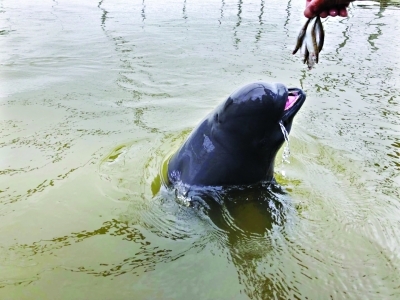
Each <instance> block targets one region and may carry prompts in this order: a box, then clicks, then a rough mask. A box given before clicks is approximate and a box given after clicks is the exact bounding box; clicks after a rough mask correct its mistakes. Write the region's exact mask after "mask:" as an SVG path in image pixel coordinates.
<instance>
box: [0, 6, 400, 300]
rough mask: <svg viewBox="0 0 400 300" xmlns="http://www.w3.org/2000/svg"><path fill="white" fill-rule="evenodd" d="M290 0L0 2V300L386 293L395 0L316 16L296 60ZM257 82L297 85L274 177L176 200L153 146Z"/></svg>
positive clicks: (396, 201) (396, 147)
mask: <svg viewBox="0 0 400 300" xmlns="http://www.w3.org/2000/svg"><path fill="white" fill-rule="evenodd" d="M303 2H304V1H300V0H296V1H286V2H285V1H281V0H279V1H278V0H274V1H263V0H260V1H240V0H239V1H228V0H222V1H211V0H206V1H201V2H198V1H197V2H195V1H175V0H170V1H167V0H166V1H148V0H144V1H142V0H140V1H124V0H116V1H109V0H102V1H100V2H95V1H78V0H72V1H71V0H70V1H61V0H60V1H50V0H48V1H39V2H38V3H37V2H32V1H18V0H12V1H11V0H2V1H0V43H1V44H0V58H1V60H0V63H1V69H0V76H1V78H0V97H1V98H0V133H1V139H0V224H1V225H0V236H1V243H0V298H1V299H249V298H252V299H269V298H276V299H285V298H286V299H295V298H298V299H306V298H308V299H325V298H329V297H331V298H333V299H344V298H346V299H398V298H399V297H400V275H399V274H400V270H399V268H400V256H399V253H400V251H399V250H400V236H399V232H400V196H399V191H400V175H399V171H400V133H399V132H400V124H399V123H400V121H399V119H400V118H399V116H400V104H399V99H400V97H399V95H400V80H399V78H400V54H399V53H400V52H399V51H398V49H400V39H399V37H398V32H399V26H400V9H399V6H398V2H389V3H388V2H382V3H378V2H359V5H353V6H352V7H351V9H350V13H349V15H350V17H349V18H346V19H341V20H339V19H333V18H331V19H329V20H327V21H325V23H324V27H325V30H326V40H325V46H324V50H323V51H322V52H321V55H320V63H319V64H318V65H317V66H316V67H315V69H313V70H312V71H308V70H307V69H306V66H305V65H302V63H301V60H300V58H299V57H298V56H292V55H291V50H292V49H293V47H294V43H295V40H296V36H297V33H298V30H299V29H300V27H301V25H302V24H303V22H304V19H303V17H302V8H303V5H304V3H303ZM356 3H357V2H356ZM256 80H264V81H274V82H276V81H278V82H283V83H285V84H286V85H287V86H294V87H301V88H303V89H304V90H305V91H306V92H307V95H308V97H307V100H306V103H305V104H304V106H303V108H302V109H301V111H300V112H299V113H298V115H297V116H296V118H295V121H294V124H293V128H292V132H291V134H290V150H291V156H290V161H291V163H290V164H285V165H284V166H283V165H282V163H281V162H280V158H281V156H282V154H281V153H279V154H278V159H277V161H276V163H277V166H276V179H277V181H278V182H279V183H280V185H281V186H282V187H283V189H284V190H285V191H286V192H282V191H280V189H279V188H277V187H272V188H269V189H263V191H262V192H261V193H260V192H259V191H257V190H249V191H236V192H235V193H233V194H230V193H228V194H224V193H227V192H226V191H214V192H215V195H214V196H215V199H217V200H218V199H220V198H221V197H222V198H224V199H225V202H223V203H222V202H221V203H222V204H221V203H218V201H215V203H214V204H213V202H210V203H211V204H210V203H208V205H211V207H210V208H211V210H210V211H208V212H207V211H202V209H201V208H196V209H193V208H191V207H186V206H185V205H181V204H179V203H178V202H177V201H175V195H174V193H173V192H172V191H169V190H168V189H165V188H163V187H161V188H160V186H161V182H162V181H163V176H165V160H166V159H167V158H168V156H169V155H171V154H172V153H173V151H174V150H175V149H177V147H178V146H179V145H180V144H181V143H182V141H183V140H184V139H185V137H186V136H187V135H188V133H189V132H190V131H191V129H192V128H193V127H194V126H195V125H196V124H197V123H198V122H199V121H200V120H201V119H202V118H203V117H204V116H205V115H206V114H207V113H208V112H209V111H210V110H211V109H212V108H214V107H215V106H216V105H217V104H218V103H219V102H220V101H222V100H224V99H225V97H226V96H227V95H229V94H230V93H231V92H232V91H233V90H235V89H236V88H238V87H239V86H242V85H244V84H246V83H248V82H252V81H256ZM282 168H284V170H285V176H282V175H281V172H280V171H281V170H282ZM222 198H221V199H222Z"/></svg>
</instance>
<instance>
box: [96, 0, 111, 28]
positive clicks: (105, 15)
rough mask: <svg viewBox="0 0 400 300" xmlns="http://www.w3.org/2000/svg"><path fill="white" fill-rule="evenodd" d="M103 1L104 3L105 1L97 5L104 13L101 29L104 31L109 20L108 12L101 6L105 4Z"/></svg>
mask: <svg viewBox="0 0 400 300" xmlns="http://www.w3.org/2000/svg"><path fill="white" fill-rule="evenodd" d="M103 1H104V0H101V1H100V2H99V4H98V5H97V7H98V8H100V9H101V10H102V11H103V13H102V15H101V28H102V29H103V30H104V27H105V24H106V20H107V14H108V11H106V10H105V9H104V8H103V7H102V6H101V5H102V4H103Z"/></svg>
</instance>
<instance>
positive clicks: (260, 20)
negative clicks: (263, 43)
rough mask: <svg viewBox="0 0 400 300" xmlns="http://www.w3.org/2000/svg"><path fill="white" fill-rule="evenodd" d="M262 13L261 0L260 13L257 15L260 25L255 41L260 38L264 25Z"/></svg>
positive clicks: (262, 3) (262, 0)
mask: <svg viewBox="0 0 400 300" xmlns="http://www.w3.org/2000/svg"><path fill="white" fill-rule="evenodd" d="M263 14H264V0H261V7H260V14H259V15H258V23H259V24H260V27H259V29H258V32H257V34H256V43H257V42H258V41H259V40H260V39H261V33H262V32H263V25H264V22H263Z"/></svg>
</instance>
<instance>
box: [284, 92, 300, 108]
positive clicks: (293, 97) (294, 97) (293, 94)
mask: <svg viewBox="0 0 400 300" xmlns="http://www.w3.org/2000/svg"><path fill="white" fill-rule="evenodd" d="M299 98H300V95H299V94H298V93H297V92H296V91H290V92H289V95H288V99H287V100H286V104H285V109H284V110H288V109H290V108H291V107H292V106H293V105H294V104H295V103H296V101H297V100H298V99H299Z"/></svg>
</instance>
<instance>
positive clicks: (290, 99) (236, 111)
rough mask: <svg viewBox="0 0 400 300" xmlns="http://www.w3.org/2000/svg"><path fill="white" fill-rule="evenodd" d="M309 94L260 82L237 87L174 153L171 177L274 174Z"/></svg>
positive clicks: (191, 179)
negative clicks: (277, 154) (294, 119)
mask: <svg viewBox="0 0 400 300" xmlns="http://www.w3.org/2000/svg"><path fill="white" fill-rule="evenodd" d="M305 99H306V96H305V94H304V93H303V91H302V90H300V89H294V88H293V89H287V88H286V87H285V86H284V85H283V84H280V83H273V84H271V83H266V82H255V83H251V84H248V85H246V86H244V87H242V88H240V89H238V90H237V91H235V92H233V93H232V94H231V95H230V96H229V97H228V98H227V99H226V100H225V101H224V102H223V103H222V104H221V105H219V106H218V107H217V108H215V109H214V110H213V111H212V112H211V113H210V114H209V115H208V116H207V117H206V118H205V119H204V120H203V121H202V122H201V123H200V124H199V125H198V126H197V127H196V128H195V129H194V130H193V131H192V133H191V134H190V136H189V137H188V139H187V140H186V141H185V143H184V144H183V145H182V146H181V147H180V149H179V150H178V151H177V153H175V155H173V156H172V157H171V160H170V161H169V165H168V177H169V179H170V181H171V182H176V181H182V182H183V183H184V184H188V185H196V186H227V185H247V184H253V183H258V182H261V181H269V180H272V179H273V170H274V162H275V156H276V153H277V152H278V150H279V148H280V147H281V146H282V144H283V142H284V135H283V133H282V130H281V127H280V125H279V123H280V121H281V122H282V124H283V125H284V127H285V129H286V131H287V132H288V133H289V132H290V129H291V126H292V122H293V118H294V116H295V115H296V113H297V112H298V111H299V109H300V108H301V106H302V105H303V103H304V101H305Z"/></svg>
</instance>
